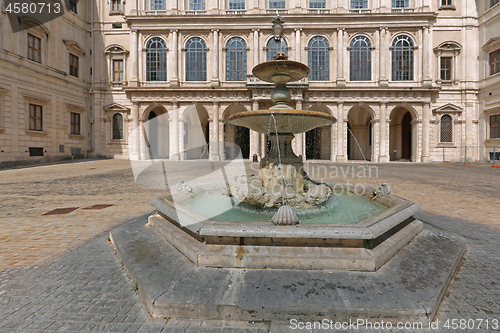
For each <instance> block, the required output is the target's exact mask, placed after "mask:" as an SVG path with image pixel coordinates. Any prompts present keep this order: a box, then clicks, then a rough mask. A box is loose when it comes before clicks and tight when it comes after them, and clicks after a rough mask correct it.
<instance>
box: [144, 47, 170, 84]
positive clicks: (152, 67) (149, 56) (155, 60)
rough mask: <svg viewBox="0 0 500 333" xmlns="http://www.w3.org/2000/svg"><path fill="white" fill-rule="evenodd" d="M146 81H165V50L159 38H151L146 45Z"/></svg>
mask: <svg viewBox="0 0 500 333" xmlns="http://www.w3.org/2000/svg"><path fill="white" fill-rule="evenodd" d="M146 80H147V81H166V80H167V49H166V44H165V41H164V40H163V39H161V38H160V37H153V38H151V39H150V40H149V41H148V43H147V44H146Z"/></svg>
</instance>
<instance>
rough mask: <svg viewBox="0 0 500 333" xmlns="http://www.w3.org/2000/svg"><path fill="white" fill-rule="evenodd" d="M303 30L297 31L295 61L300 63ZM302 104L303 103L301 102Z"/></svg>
mask: <svg viewBox="0 0 500 333" xmlns="http://www.w3.org/2000/svg"><path fill="white" fill-rule="evenodd" d="M301 30H302V29H295V61H298V62H300V56H301V49H302V48H301V46H300V31H301ZM301 103H302V101H301Z"/></svg>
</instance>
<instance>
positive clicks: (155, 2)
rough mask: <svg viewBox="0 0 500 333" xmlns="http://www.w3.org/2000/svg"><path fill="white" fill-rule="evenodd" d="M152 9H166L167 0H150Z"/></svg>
mask: <svg viewBox="0 0 500 333" xmlns="http://www.w3.org/2000/svg"><path fill="white" fill-rule="evenodd" d="M149 9H150V10H166V9H167V6H166V1H165V0H150V2H149Z"/></svg>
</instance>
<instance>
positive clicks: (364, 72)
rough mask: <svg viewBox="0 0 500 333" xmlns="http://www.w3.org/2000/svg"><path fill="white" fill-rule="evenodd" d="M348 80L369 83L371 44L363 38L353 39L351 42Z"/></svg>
mask: <svg viewBox="0 0 500 333" xmlns="http://www.w3.org/2000/svg"><path fill="white" fill-rule="evenodd" d="M349 56H350V80H351V81H370V80H371V79H372V65H371V60H372V52H371V42H370V40H369V39H368V38H367V37H365V36H358V37H355V38H354V39H353V40H352V41H351V51H350V54H349Z"/></svg>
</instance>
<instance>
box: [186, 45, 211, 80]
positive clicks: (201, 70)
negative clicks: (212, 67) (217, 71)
mask: <svg viewBox="0 0 500 333" xmlns="http://www.w3.org/2000/svg"><path fill="white" fill-rule="evenodd" d="M195 43H197V44H200V46H201V47H198V46H195V45H194V44H195ZM184 59H185V62H186V66H185V70H186V72H185V78H186V81H191V82H193V81H194V82H206V81H207V77H208V75H207V43H206V42H205V40H204V39H203V38H201V37H191V38H189V39H188V40H187V41H186V51H185V54H184Z"/></svg>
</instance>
